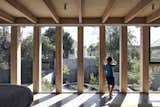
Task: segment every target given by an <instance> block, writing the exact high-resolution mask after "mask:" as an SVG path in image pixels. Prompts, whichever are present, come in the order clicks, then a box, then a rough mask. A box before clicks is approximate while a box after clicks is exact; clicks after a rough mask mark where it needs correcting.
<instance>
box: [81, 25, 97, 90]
mask: <svg viewBox="0 0 160 107" xmlns="http://www.w3.org/2000/svg"><path fill="white" fill-rule="evenodd" d="M98 65H99V27H97V26H85V27H84V91H85V92H86V91H89V92H91V91H98V81H99V79H98V77H99V76H98V75H99V73H98V68H99V67H98Z"/></svg>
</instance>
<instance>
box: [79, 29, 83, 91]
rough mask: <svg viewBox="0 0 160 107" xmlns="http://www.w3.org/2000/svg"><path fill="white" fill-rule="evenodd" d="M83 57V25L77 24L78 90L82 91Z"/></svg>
mask: <svg viewBox="0 0 160 107" xmlns="http://www.w3.org/2000/svg"><path fill="white" fill-rule="evenodd" d="M83 60H84V58H83V26H78V73H77V74H78V75H77V77H78V92H79V93H82V92H83V86H84V70H83V64H84V61H83Z"/></svg>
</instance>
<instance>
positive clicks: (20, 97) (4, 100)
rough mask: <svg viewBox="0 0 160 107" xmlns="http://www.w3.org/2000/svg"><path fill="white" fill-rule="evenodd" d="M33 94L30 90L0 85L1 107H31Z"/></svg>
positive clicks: (22, 87)
mask: <svg viewBox="0 0 160 107" xmlns="http://www.w3.org/2000/svg"><path fill="white" fill-rule="evenodd" d="M32 101H33V94H32V92H31V91H30V89H29V88H27V87H25V86H18V85H6V84H0V107H30V105H31V103H32Z"/></svg>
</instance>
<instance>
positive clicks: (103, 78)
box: [99, 26, 106, 93]
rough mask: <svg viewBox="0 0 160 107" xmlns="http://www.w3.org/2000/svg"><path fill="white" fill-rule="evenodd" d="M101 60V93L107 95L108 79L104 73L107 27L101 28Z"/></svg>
mask: <svg viewBox="0 0 160 107" xmlns="http://www.w3.org/2000/svg"><path fill="white" fill-rule="evenodd" d="M99 38H100V46H99V49H100V50H99V51H100V58H99V92H100V93H105V87H106V84H105V83H106V81H105V80H106V79H105V71H104V67H103V64H104V59H105V52H106V51H105V40H106V39H105V26H100V37H99Z"/></svg>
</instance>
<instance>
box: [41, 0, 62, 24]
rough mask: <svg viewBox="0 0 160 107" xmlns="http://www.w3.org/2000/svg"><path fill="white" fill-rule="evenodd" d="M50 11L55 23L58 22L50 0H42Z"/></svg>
mask: <svg viewBox="0 0 160 107" xmlns="http://www.w3.org/2000/svg"><path fill="white" fill-rule="evenodd" d="M43 1H44V3H45V4H46V6H47V7H48V9H49V10H50V12H51V13H52V18H53V20H54V21H55V22H56V23H59V22H60V21H59V17H58V15H57V13H56V11H55V7H54V6H53V4H52V2H51V0H43Z"/></svg>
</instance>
